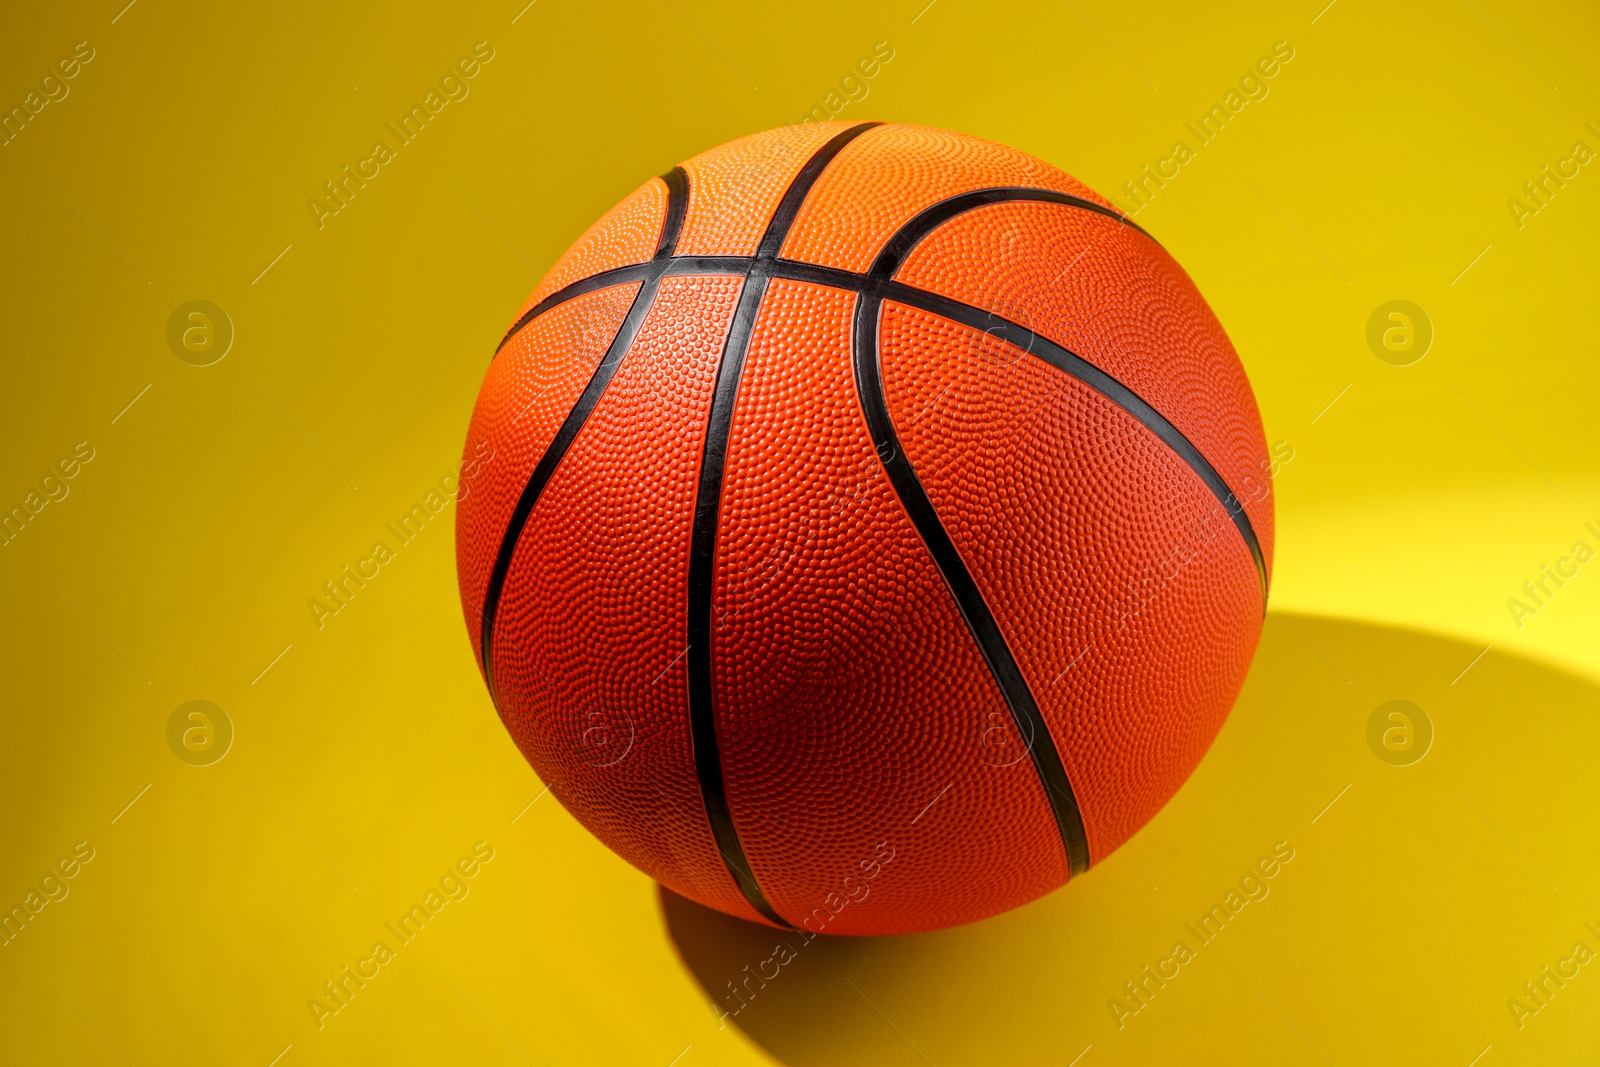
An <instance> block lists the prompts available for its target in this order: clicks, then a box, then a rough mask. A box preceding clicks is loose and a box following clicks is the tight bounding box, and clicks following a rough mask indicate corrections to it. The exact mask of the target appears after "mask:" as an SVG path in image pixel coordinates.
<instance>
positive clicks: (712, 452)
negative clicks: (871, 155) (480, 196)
mask: <svg viewBox="0 0 1600 1067" xmlns="http://www.w3.org/2000/svg"><path fill="white" fill-rule="evenodd" d="M877 125H880V124H879V123H876V122H864V123H861V124H859V125H856V126H852V127H850V128H849V129H847V130H845V131H844V132H842V133H840V134H838V135H836V136H835V137H833V138H832V139H830V140H829V141H828V143H827V144H825V145H823V146H822V147H821V148H820V149H818V150H817V151H816V153H815V154H813V155H812V157H811V158H810V159H809V160H807V161H806V164H805V166H804V167H802V168H801V170H800V173H799V174H798V175H796V176H795V179H794V181H793V182H792V183H790V185H789V188H788V190H787V191H785V192H784V194H783V198H782V199H781V200H780V201H779V202H778V206H777V208H776V210H774V212H773V214H772V219H771V221H769V222H768V223H767V228H766V232H765V233H763V234H762V236H761V241H760V243H759V244H758V245H757V246H756V254H755V256H754V257H753V258H750V257H703V258H705V259H715V260H716V261H718V262H721V263H724V264H726V265H727V266H729V267H735V266H736V265H737V267H738V268H742V269H738V273H741V274H743V275H744V285H743V288H742V289H741V290H740V292H739V302H738V304H737V305H736V306H735V308H734V312H733V318H732V320H731V321H730V322H729V324H728V336H727V339H726V340H725V341H724V343H723V347H722V360H721V362H720V363H719V364H718V365H717V379H716V385H715V387H714V391H713V393H712V398H711V412H710V415H709V416H708V417H707V419H706V438H705V450H704V454H703V455H702V457H701V461H700V484H699V487H698V490H697V492H696V494H695V512H694V531H693V534H692V535H691V538H690V547H689V602H688V643H689V648H688V655H687V657H686V658H687V660H688V673H689V731H690V737H691V739H692V741H693V748H694V763H695V774H696V776H697V777H698V778H699V781H700V795H701V798H702V799H703V800H704V802H705V808H706V819H707V821H708V822H710V823H711V832H712V835H713V836H714V837H715V838H716V843H717V850H718V851H719V852H721V853H722V858H723V862H724V863H725V864H726V865H727V868H728V873H729V874H730V875H731V876H732V877H733V880H734V883H735V884H736V885H738V887H739V891H740V892H741V893H743V894H744V898H745V900H746V901H748V902H749V904H750V906H751V907H752V908H754V909H755V910H756V911H757V912H759V913H760V914H761V915H762V916H763V917H764V918H766V919H767V920H768V921H769V922H771V923H773V924H775V925H777V926H785V927H788V926H791V925H792V924H791V923H789V922H788V921H787V920H786V919H784V918H783V917H782V916H781V915H779V914H778V913H777V911H776V909H774V908H773V907H772V905H771V904H770V903H769V902H768V901H767V898H766V895H765V894H764V893H762V891H761V886H760V885H759V884H758V883H757V882H756V878H755V874H754V873H753V872H752V870H751V868H750V860H749V858H748V857H747V856H746V855H745V851H744V846H743V844H741V843H740V841H739V831H738V828H737V827H736V826H735V825H734V821H733V812H732V811H731V810H730V808H729V805H728V790H727V782H726V780H725V779H724V777H723V769H722V753H721V748H720V747H719V745H718V742H717V721H716V692H715V684H714V679H713V676H712V663H711V660H712V656H711V651H712V649H711V644H712V621H711V616H712V612H713V610H714V604H713V596H712V594H713V589H712V581H713V578H714V575H715V565H716V553H717V520H718V517H719V514H720V512H721V508H722V474H723V470H724V466H725V463H726V460H727V452H728V435H729V432H730V430H731V429H732V426H733V409H734V404H735V402H736V401H737V399H738V395H739V382H740V379H741V378H742V377H743V375H744V362H745V355H746V353H747V352H748V350H749V347H750V335H751V333H752V331H753V330H754V328H755V320H756V314H757V313H758V312H759V311H760V310H761V300H762V297H764V296H765V295H766V291H767V281H768V278H769V277H770V276H771V266H772V264H773V263H774V262H775V261H776V259H777V257H778V252H779V250H780V249H782V247H783V242H784V238H785V237H787V236H788V233H789V228H790V227H791V226H792V225H794V220H795V217H796V216H797V215H799V213H800V207H801V205H802V204H803V203H804V202H805V198H806V196H807V194H809V193H810V192H811V188H812V186H813V185H814V184H815V183H816V181H817V179H818V178H819V177H821V175H822V172H823V170H824V169H825V168H826V167H827V166H828V164H829V163H831V162H832V161H833V159H834V157H835V156H837V155H838V154H839V152H840V151H841V150H843V148H844V147H845V145H847V144H849V143H850V142H851V141H853V140H855V139H856V138H857V137H859V136H860V135H861V134H863V133H865V132H866V131H867V130H869V129H871V128H872V127H874V126H877Z"/></svg>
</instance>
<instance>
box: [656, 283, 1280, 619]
mask: <svg viewBox="0 0 1600 1067" xmlns="http://www.w3.org/2000/svg"><path fill="white" fill-rule="evenodd" d="M679 264H683V265H684V266H683V268H682V270H681V273H685V274H739V273H748V275H749V276H750V277H767V278H782V279H784V280H786V281H797V282H810V283H812V284H814V285H826V286H830V287H832V288H835V289H844V290H848V291H851V292H856V293H873V294H879V295H881V296H883V297H885V298H887V299H890V300H894V301H895V302H897V303H901V304H905V305H907V306H909V307H915V308H919V309H921V310H923V311H929V312H932V313H934V314H936V315H939V316H941V317H943V318H947V319H951V320H952V321H955V322H958V323H960V324H962V325H963V326H969V327H971V328H973V329H976V330H982V331H984V332H986V333H988V334H990V335H992V336H995V337H998V338H1000V339H1002V340H1005V341H1007V342H1009V343H1011V344H1013V345H1015V346H1017V347H1018V348H1020V349H1022V350H1023V351H1024V352H1026V353H1028V354H1030V355H1034V356H1037V357H1039V358H1040V359H1042V360H1044V361H1045V362H1046V363H1049V364H1050V365H1051V366H1054V367H1055V368H1056V369H1058V370H1062V371H1065V372H1066V373H1067V374H1070V375H1072V376H1073V377H1074V378H1077V379H1078V380H1079V381H1081V382H1083V383H1084V384H1085V385H1087V386H1089V387H1090V388H1091V389H1094V390H1095V391H1096V392H1098V393H1100V394H1101V395H1102V396H1104V397H1105V398H1106V399H1108V400H1110V401H1111V402H1112V403H1114V404H1116V405H1117V406H1118V407H1120V408H1122V410H1124V411H1126V412H1127V413H1128V414H1130V415H1132V416H1133V417H1134V418H1135V419H1137V420H1138V421H1139V422H1140V423H1141V424H1142V425H1143V426H1144V427H1145V428H1146V429H1148V430H1149V431H1150V432H1151V433H1153V434H1155V435H1156V436H1157V437H1158V438H1160V440H1161V441H1162V443H1164V444H1165V445H1166V446H1167V447H1168V448H1170V449H1172V451H1173V452H1175V453H1177V455H1178V458H1179V459H1181V460H1183V461H1184V462H1185V463H1186V464H1188V466H1189V467H1190V469H1192V470H1193V471H1194V473H1195V476H1196V477H1198V478H1199V479H1200V480H1201V482H1203V483H1204V484H1205V486H1206V488H1207V489H1208V490H1210V492H1211V493H1212V495H1213V496H1215V497H1216V498H1217V502H1218V503H1220V504H1221V505H1222V509H1223V510H1224V511H1225V512H1227V514H1228V517H1229V519H1230V520H1232V522H1233V525H1234V527H1235V528H1236V529H1237V530H1238V531H1239V536H1240V537H1242V538H1243V539H1244V544H1245V548H1246V549H1247V550H1248V551H1249V553H1250V558H1251V561H1252V563H1253V564H1254V566H1255V570H1256V579H1257V581H1258V582H1259V583H1260V586H1261V598H1262V603H1263V605H1264V604H1265V603H1266V597H1267V592H1268V584H1269V583H1268V580H1267V564H1266V558H1265V557H1264V555H1263V554H1262V551H1261V542H1260V540H1259V539H1257V537H1256V532H1255V527H1254V526H1253V525H1252V524H1251V522H1250V515H1249V513H1248V512H1246V511H1245V508H1244V504H1243V503H1242V502H1241V501H1240V500H1239V498H1238V496H1237V495H1236V494H1235V493H1234V492H1233V490H1232V489H1231V488H1229V486H1228V483H1227V481H1226V480H1225V479H1224V478H1223V477H1222V475H1221V474H1220V473H1219V472H1218V471H1217V469H1216V468H1215V467H1213V466H1212V465H1211V461H1210V460H1208V459H1206V458H1205V455H1204V454H1203V453H1201V451H1200V450H1199V449H1198V448H1196V447H1195V446H1194V444H1193V443H1192V442H1191V441H1190V440H1189V439H1188V437H1186V436H1184V433H1183V431H1182V430H1180V429H1178V428H1177V427H1176V426H1174V425H1173V424H1172V423H1171V422H1169V421H1168V420H1167V418H1166V416H1164V415H1162V414H1161V412H1159V411H1157V410H1156V408H1155V407H1154V406H1152V405H1151V404H1150V403H1149V402H1148V401H1146V400H1145V399H1144V398H1143V397H1141V396H1139V394H1138V393H1135V392H1134V391H1133V390H1132V389H1130V388H1128V387H1127V386H1126V385H1124V384H1122V382H1121V381H1119V380H1118V379H1116V378H1114V377H1112V376H1111V375H1110V374H1107V373H1106V372H1105V371H1103V370H1101V369H1100V368H1099V367H1096V366H1095V365H1094V364H1093V363H1090V362H1089V361H1088V360H1086V359H1084V358H1083V357H1082V356H1079V355H1078V354H1077V353H1075V352H1073V351H1071V350H1070V349H1067V348H1064V347H1062V346H1061V345H1058V344H1056V343H1055V342H1054V341H1052V340H1050V339H1049V338H1048V337H1045V336H1043V335H1042V334H1037V333H1034V332H1033V331H1032V330H1030V329H1028V328H1027V327H1025V326H1022V325H1019V324H1018V323H1015V322H1012V321H1011V320H1009V319H1005V318H1002V317H1001V316H999V315H996V314H995V313H993V312H991V311H985V310H984V309H982V308H978V307H973V306H972V305H971V304H964V303H962V302H961V301H959V300H954V299H951V298H950V297H946V296H941V295H940V294H938V293H932V292H929V291H928V290H926V289H918V288H916V287H915V286H911V285H906V284H905V283H904V282H895V281H887V280H883V279H878V278H873V277H871V276H870V275H866V274H856V273H855V272H854V271H847V270H840V269H838V268H837V267H823V266H819V265H817V264H815V263H801V262H797V261H795V260H787V259H780V260H776V261H774V262H771V263H762V262H752V261H751V260H749V259H740V258H738V257H732V256H721V257H703V258H700V259H697V260H690V259H686V258H685V259H677V260H674V261H673V266H672V267H671V268H669V269H668V273H669V274H677V273H680V270H679V266H678V265H679Z"/></svg>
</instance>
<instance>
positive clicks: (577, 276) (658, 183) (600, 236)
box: [517, 178, 667, 319]
mask: <svg viewBox="0 0 1600 1067" xmlns="http://www.w3.org/2000/svg"><path fill="white" fill-rule="evenodd" d="M666 212H667V183H666V182H664V181H662V180H661V179H660V178H651V179H650V180H649V181H647V182H645V183H644V184H643V185H641V186H640V187H639V188H637V189H635V190H634V191H633V192H632V193H630V194H628V196H627V197H626V198H624V199H623V200H622V202H621V203H619V204H618V205H617V206H616V207H614V208H612V209H611V210H610V211H608V212H606V213H605V214H604V215H601V216H600V220H599V221H598V222H596V223H595V224H594V225H593V226H590V227H589V228H588V229H587V230H585V231H583V235H582V236H581V237H579V238H578V239H577V240H576V241H574V242H573V243H572V247H571V248H569V249H567V250H566V252H564V253H562V256H561V258H560V259H558V260H556V263H555V266H553V267H551V268H550V270H549V271H548V272H547V273H546V274H545V276H544V277H543V278H541V279H539V284H538V285H537V286H535V287H534V290H533V293H532V294H531V295H530V296H529V297H528V299H527V300H525V301H524V302H523V304H522V309H521V310H520V311H518V312H517V318H519V319H520V318H521V317H522V316H523V315H526V314H527V313H528V312H529V311H531V310H532V309H533V308H535V307H537V306H538V304H539V301H541V300H543V299H544V298H545V297H547V296H549V295H550V294H551V293H555V292H559V291H560V290H561V289H564V288H566V287H567V286H569V285H571V284H572V283H573V282H577V281H582V280H583V279H585V278H589V277H592V276H594V275H596V274H599V273H600V272H601V271H607V270H614V269H616V268H617V267H626V266H628V265H630V264H633V263H643V262H644V261H645V260H647V259H649V258H650V257H651V256H653V255H655V252H656V243H657V241H658V240H659V239H660V236H661V223H662V220H663V218H665V216H666Z"/></svg>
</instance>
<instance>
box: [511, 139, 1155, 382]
mask: <svg viewBox="0 0 1600 1067" xmlns="http://www.w3.org/2000/svg"><path fill="white" fill-rule="evenodd" d="M865 125H867V126H868V127H869V128H870V127H871V126H873V125H876V124H875V123H867V124H865ZM846 132H848V131H846ZM1016 201H1022V202H1031V203H1042V204H1065V205H1067V206H1069V207H1075V208H1081V209H1082V210H1085V211H1092V212H1094V213H1095V214H1098V215H1104V216H1105V217H1106V218H1109V219H1114V220H1115V221H1117V222H1120V223H1122V224H1123V225H1124V226H1127V227H1128V228H1129V229H1132V230H1137V231H1138V232H1139V233H1142V234H1144V235H1145V236H1146V237H1150V235H1149V234H1148V233H1146V232H1145V231H1144V230H1143V229H1142V228H1140V226H1139V225H1138V224H1137V223H1135V222H1134V221H1133V220H1131V219H1129V218H1127V217H1126V216H1124V215H1119V214H1117V213H1116V212H1115V211H1112V210H1111V209H1110V208H1107V207H1102V206H1101V205H1099V204H1096V203H1095V202H1094V201H1092V200H1085V199H1083V198H1082V197H1077V196H1069V195H1067V194H1066V193H1058V192H1055V191H1054V190H1051V189H1033V188H1029V187H1027V186H998V187H995V188H992V189H978V190H975V191H973V192H970V193H961V194H959V195H957V196H953V197H950V198H949V199H946V200H941V201H939V203H937V204H934V205H933V206H932V207H929V208H926V209H924V210H923V211H922V212H920V213H919V214H917V215H916V216H914V217H913V218H912V219H911V221H910V222H908V223H906V225H905V226H903V227H902V228H901V229H900V231H899V232H897V233H896V234H895V236H894V238H891V241H890V245H888V246H886V247H885V248H884V251H883V253H880V255H879V257H878V260H877V261H876V262H875V263H874V267H879V265H880V264H885V263H888V264H890V265H889V266H888V267H887V268H884V269H883V271H882V273H881V274H880V275H879V276H880V277H883V278H888V277H890V276H892V275H893V274H894V271H895V270H896V269H897V268H898V267H899V265H900V263H901V262H902V261H903V260H904V259H905V257H906V255H908V254H909V253H910V252H911V250H912V249H913V248H914V247H915V246H916V244H917V243H918V242H920V241H921V240H922V238H923V237H925V236H927V234H928V233H930V232H931V231H932V230H934V229H936V228H937V227H938V226H939V224H940V223H943V222H947V221H949V220H950V219H952V218H955V217H956V216H957V215H961V214H964V213H966V212H968V211H971V210H973V209H974V208H980V207H986V206H988V205H989V204H1001V203H1008V202H1016ZM671 205H672V202H671V200H669V201H668V210H669V211H670V210H672V206H671ZM682 210H687V203H685V205H684V208H683V209H682ZM779 210H780V211H782V210H783V205H779ZM799 210H800V204H799V203H798V202H797V203H796V204H795V205H794V214H798V213H799ZM773 221H775V222H776V221H778V216H777V215H774V217H773ZM784 221H785V225H786V226H788V225H792V224H793V222H794V219H793V217H792V216H791V217H789V218H787V219H786V220H784ZM678 224H679V225H680V226H681V225H682V217H681V216H680V218H679V220H678ZM664 232H665V231H663V233H664ZM785 233H787V230H785ZM906 234H915V236H914V237H913V238H911V239H910V240H906V239H905V238H904V237H903V236H902V235H906ZM1150 240H1151V241H1155V238H1154V237H1150ZM896 242H901V243H902V244H903V245H904V247H900V245H899V244H896ZM778 244H779V247H780V248H781V246H782V241H781V240H780V241H779V242H778ZM1156 244H1158V245H1159V244H1160V242H1159V241H1156ZM776 253H777V249H774V250H773V255H772V256H771V257H768V259H767V260H766V261H767V262H773V263H779V264H783V265H784V267H785V268H804V267H810V266H813V264H809V263H802V262H800V261H799V260H788V259H780V258H778V257H777V254H776ZM656 255H657V257H658V258H659V257H660V255H661V250H660V249H659V248H657V250H656ZM886 257H887V258H886ZM760 258H761V257H760V254H759V251H758V254H757V257H756V258H755V259H752V257H750V256H677V257H674V258H673V261H672V265H671V266H670V267H668V268H667V273H669V274H744V273H746V272H748V270H749V269H750V267H751V265H752V263H754V262H756V261H757V260H759V259H760ZM654 269H655V261H654V260H646V261H645V262H643V263H629V264H626V265H624V266H621V267H612V268H611V269H610V270H603V271H601V272H599V273H598V274H591V275H590V276H589V277H587V278H580V279H579V280H578V281H575V282H573V283H571V284H570V285H568V286H566V287H564V288H562V289H558V290H557V291H555V292H553V293H551V294H550V295H549V296H547V297H545V298H544V299H543V300H541V301H539V302H538V303H537V304H535V305H534V306H533V307H531V308H529V309H528V310H527V311H526V312H524V313H523V314H522V315H521V316H520V317H519V318H518V319H517V321H516V322H515V323H513V324H512V326H511V329H509V330H507V331H506V335H505V336H504V337H503V338H501V339H500V343H499V345H497V346H496V347H495V353H496V354H498V353H499V351H500V349H502V348H504V347H505V346H506V342H508V341H510V340H511V338H513V337H515V336H516V335H517V333H518V332H520V331H521V330H522V328H523V327H524V326H526V325H528V323H530V322H532V321H533V320H534V319H536V318H538V317H539V316H540V315H543V314H544V313H545V312H546V311H549V310H550V309H551V308H553V307H556V306H558V305H560V304H562V303H565V302H566V301H568V300H571V299H573V298H574V297H579V296H583V295H584V294H586V293H592V292H594V291H595V290H597V289H605V288H608V287H610V286H613V285H621V284H623V283H625V282H630V281H637V280H639V279H641V278H644V277H647V276H648V275H649V274H650V272H651V271H652V270H654ZM817 269H818V270H822V271H830V272H833V274H834V276H836V277H850V278H856V279H860V278H862V277H864V275H859V274H855V273H854V272H852V271H839V270H838V269H837V268H831V267H818V268H817ZM823 284H838V283H837V282H832V281H828V282H823ZM845 288H852V289H857V290H859V288H860V284H859V282H856V283H853V284H851V285H848V286H845Z"/></svg>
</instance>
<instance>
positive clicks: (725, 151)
mask: <svg viewBox="0 0 1600 1067" xmlns="http://www.w3.org/2000/svg"><path fill="white" fill-rule="evenodd" d="M852 125H854V123H849V122H808V123H805V124H803V125H799V126H784V127H782V128H780V129H776V130H767V131H766V132H765V133H753V134H751V135H750V136H749V137H741V138H739V139H738V140H737V141H729V142H728V143H727V144H725V145H719V146H717V147H716V148H713V149H712V150H711V151H709V152H702V153H700V154H699V155H698V156H695V157H694V158H693V159H688V160H685V161H684V163H683V169H684V170H685V171H686V172H688V175H689V185H690V187H691V188H692V189H693V190H694V195H693V196H691V197H690V198H689V210H688V213H687V214H686V215H685V216H684V220H683V236H681V237H680V238H678V249H677V251H678V254H679V255H682V256H752V255H755V251H756V246H757V245H758V244H760V242H761V235H762V234H763V233H765V232H766V229H767V222H768V221H769V220H770V219H771V218H772V213H773V212H774V211H776V210H777V207H778V201H780V200H782V199H783V194H784V193H785V192H786V191H788V188H789V186H790V184H791V183H792V182H793V181H794V179H795V175H797V174H799V173H800V168H801V167H803V166H805V165H806V161H807V160H808V159H810V158H811V156H812V155H813V154H814V153H815V152H816V150H817V149H819V148H821V147H822V146H823V145H824V144H826V143H827V142H828V139H829V138H831V137H833V136H834V135H835V134H837V133H840V132H842V131H844V130H848V129H849V128H850V127H851V126H852Z"/></svg>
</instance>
